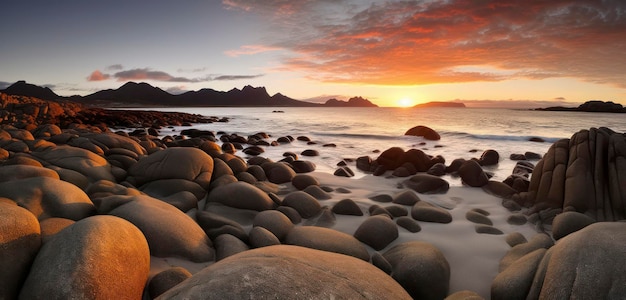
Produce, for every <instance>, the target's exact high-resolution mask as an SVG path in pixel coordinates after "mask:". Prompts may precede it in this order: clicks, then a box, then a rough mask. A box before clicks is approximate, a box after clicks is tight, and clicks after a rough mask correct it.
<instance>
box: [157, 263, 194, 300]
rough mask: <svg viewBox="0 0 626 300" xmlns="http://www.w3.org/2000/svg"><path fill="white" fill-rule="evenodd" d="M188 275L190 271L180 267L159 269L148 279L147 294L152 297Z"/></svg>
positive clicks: (183, 279) (189, 275)
mask: <svg viewBox="0 0 626 300" xmlns="http://www.w3.org/2000/svg"><path fill="white" fill-rule="evenodd" d="M189 277H191V273H189V271H187V269H185V268H182V267H171V268H169V269H167V270H165V271H161V272H160V273H158V274H156V275H154V277H152V279H150V282H149V283H148V294H149V295H150V297H151V298H152V299H154V298H156V297H158V296H160V295H161V294H163V293H165V292H166V291H168V290H169V289H171V288H173V287H174V286H176V285H177V284H179V283H181V282H183V281H185V280H186V279H187V278H189Z"/></svg>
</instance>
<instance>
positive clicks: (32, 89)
mask: <svg viewBox="0 0 626 300" xmlns="http://www.w3.org/2000/svg"><path fill="white" fill-rule="evenodd" d="M0 92H2V93H5V94H8V95H15V96H26V97H35V98H39V99H42V100H48V101H71V102H77V103H80V104H83V105H87V106H94V107H163V106H173V107H214V106H226V107H228V106H259V107H274V106H278V107H378V105H376V104H373V103H372V102H370V101H369V100H367V99H365V98H362V97H353V98H350V99H349V100H348V101H341V100H337V99H329V100H328V101H326V103H323V104H321V103H312V102H306V101H301V100H296V99H293V98H290V97H287V96H285V95H283V94H281V93H276V94H274V95H272V96H270V95H269V94H268V93H267V90H266V89H265V87H252V86H250V85H246V86H244V87H243V89H241V90H240V89H237V88H234V89H232V90H230V91H227V92H223V91H216V90H213V89H201V90H198V91H189V92H186V93H183V94H180V95H172V94H170V93H168V92H166V91H164V90H162V89H160V88H158V87H154V86H152V85H150V84H148V83H145V82H140V83H136V82H132V81H130V82H127V83H125V84H124V85H122V86H121V87H119V88H117V89H107V90H102V91H98V92H95V93H93V94H89V95H86V96H78V95H76V96H70V97H63V96H59V95H57V94H56V93H55V92H54V91H52V90H51V89H50V88H47V87H41V86H37V85H34V84H29V83H26V81H18V82H16V83H14V84H12V85H11V86H9V87H8V88H6V89H4V90H0Z"/></svg>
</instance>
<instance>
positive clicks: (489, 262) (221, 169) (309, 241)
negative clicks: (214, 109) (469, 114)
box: [0, 94, 626, 299]
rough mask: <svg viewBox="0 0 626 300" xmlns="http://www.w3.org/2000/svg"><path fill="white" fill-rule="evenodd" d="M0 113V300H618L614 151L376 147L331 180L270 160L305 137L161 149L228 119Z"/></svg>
mask: <svg viewBox="0 0 626 300" xmlns="http://www.w3.org/2000/svg"><path fill="white" fill-rule="evenodd" d="M1 97H2V98H1V100H2V109H1V110H0V115H1V116H2V129H0V233H1V235H0V269H1V270H3V271H2V272H0V281H1V282H3V284H2V285H0V298H1V299H16V298H20V299H32V298H57V299H58V298H89V299H142V298H148V299H153V298H158V299H180V298H188V299H224V298H252V297H255V298H345V299H354V298H364V299H411V298H414V299H444V298H445V299H484V298H492V299H518V298H520V299H523V298H528V299H537V298H546V299H556V298H584V299H592V298H593V299H597V298H609V299H617V298H621V297H623V295H626V287H625V286H624V282H626V275H625V274H626V273H625V272H624V266H626V255H624V254H625V253H624V249H626V236H625V234H626V223H624V222H614V221H619V220H623V219H624V218H625V215H626V211H625V209H624V207H625V204H626V198H624V195H626V182H625V181H624V178H626V176H625V175H624V174H623V172H624V170H626V165H624V162H625V161H626V136H625V135H624V134H623V133H617V132H614V131H612V130H610V129H607V128H600V129H594V128H592V129H589V130H583V131H581V132H578V133H575V134H574V135H573V136H572V138H570V139H565V140H561V141H559V142H557V143H555V144H554V145H553V146H552V148H551V149H550V151H548V152H547V153H545V155H544V154H538V153H533V152H524V153H519V154H515V155H511V157H509V158H503V157H500V155H499V153H498V152H497V151H496V150H495V149H488V150H485V151H484V152H483V153H482V154H481V155H480V157H476V158H474V159H468V160H466V159H459V158H456V159H453V160H451V161H449V160H447V159H446V158H444V157H442V156H430V155H428V154H427V153H425V152H423V151H422V150H419V149H408V150H405V149H402V148H399V147H390V148H388V149H386V150H384V151H382V152H381V153H380V154H379V155H377V157H369V156H362V157H358V158H355V159H350V158H346V159H344V160H343V161H340V162H338V163H337V169H336V172H335V174H334V175H333V174H325V173H321V172H316V171H315V170H316V165H315V164H314V163H312V162H311V161H310V160H307V159H306V158H307V157H311V156H315V155H320V152H323V147H322V146H321V145H320V147H319V148H315V145H314V144H311V149H309V150H307V151H303V152H301V153H293V152H291V151H289V145H291V144H293V143H307V141H309V140H308V138H307V137H306V136H298V137H295V138H294V137H292V136H281V137H272V136H271V135H270V134H267V133H264V132H259V133H256V134H254V135H250V136H241V135H238V134H236V133H228V132H213V131H208V130H198V129H194V128H187V129H184V130H181V131H180V134H179V135H176V136H168V135H166V136H163V135H161V134H160V132H159V130H160V129H159V128H160V127H163V126H184V125H187V124H188V125H193V123H200V122H220V121H222V122H225V121H227V120H226V119H223V118H219V117H211V118H204V117H201V116H196V115H189V114H177V113H172V114H169V113H159V112H145V111H144V112H137V111H110V110H102V109H92V108H86V107H84V106H81V105H78V104H76V103H71V102H69V103H66V102H62V101H54V102H50V101H44V100H40V99H35V98H30V97H19V96H8V95H4V94H3V95H1ZM409 132H410V133H412V134H414V135H418V136H423V137H436V136H438V135H434V134H435V133H436V132H435V131H434V130H432V129H430V128H428V127H426V126H416V127H415V128H414V129H412V130H409ZM409 132H408V133H409ZM425 140H426V141H429V140H428V139H425ZM267 147H283V148H285V155H284V158H282V159H280V160H278V161H273V160H271V159H269V158H266V157H264V156H263V153H264V149H265V148H267ZM503 159H511V160H516V161H518V163H517V165H516V166H515V168H514V169H513V170H512V171H511V176H510V177H509V178H507V179H506V180H504V181H502V182H499V181H494V180H491V179H490V176H489V172H488V171H486V169H485V168H489V166H493V165H497V164H498V163H499V162H500V161H501V160H503ZM356 171H358V172H364V173H366V174H368V175H367V176H365V177H363V178H360V179H351V178H349V177H351V176H353V175H354V173H355V172H356ZM444 175H451V176H456V177H459V178H460V179H461V180H462V182H463V183H464V186H462V187H454V186H450V184H449V183H448V182H447V181H446V179H444V178H443V176H444ZM531 175H532V176H531ZM528 224H532V226H529V225H528ZM467 286H470V287H471V288H466V287H467Z"/></svg>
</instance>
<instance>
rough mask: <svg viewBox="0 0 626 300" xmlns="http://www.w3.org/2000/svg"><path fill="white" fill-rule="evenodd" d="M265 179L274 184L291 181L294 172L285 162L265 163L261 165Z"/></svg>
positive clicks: (294, 174)
mask: <svg viewBox="0 0 626 300" xmlns="http://www.w3.org/2000/svg"><path fill="white" fill-rule="evenodd" d="M262 167H263V169H264V170H265V174H266V175H267V179H268V180H269V181H270V182H272V183H276V184H281V183H287V182H291V180H292V179H293V177H295V176H296V172H295V171H294V170H293V169H292V168H291V167H289V165H287V164H286V163H282V162H277V163H266V164H263V165H262Z"/></svg>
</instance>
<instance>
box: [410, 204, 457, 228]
mask: <svg viewBox="0 0 626 300" xmlns="http://www.w3.org/2000/svg"><path fill="white" fill-rule="evenodd" d="M411 217H412V218H413V219H415V220H418V221H423V222H433V223H444V224H446V223H450V222H452V215H451V214H450V213H449V212H448V211H446V210H445V209H443V208H440V207H436V206H434V205H432V204H430V203H428V202H424V201H420V202H417V203H415V205H413V208H412V209H411Z"/></svg>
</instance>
